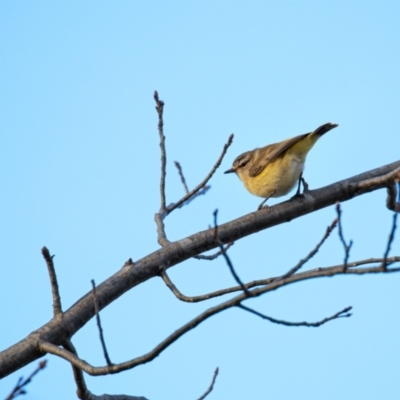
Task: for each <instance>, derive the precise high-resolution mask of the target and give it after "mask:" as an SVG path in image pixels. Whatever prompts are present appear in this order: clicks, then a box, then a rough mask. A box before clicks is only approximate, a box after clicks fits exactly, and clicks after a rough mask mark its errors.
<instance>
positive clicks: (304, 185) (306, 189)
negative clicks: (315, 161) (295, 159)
mask: <svg viewBox="0 0 400 400" xmlns="http://www.w3.org/2000/svg"><path fill="white" fill-rule="evenodd" d="M300 179H301V183H302V184H303V193H307V192H309V191H310V189H309V188H308V183H307V182H306V181H305V179H304V178H303V177H302V176H301V177H300Z"/></svg>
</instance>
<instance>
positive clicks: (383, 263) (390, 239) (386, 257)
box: [382, 212, 399, 270]
mask: <svg viewBox="0 0 400 400" xmlns="http://www.w3.org/2000/svg"><path fill="white" fill-rule="evenodd" d="M398 215H399V214H398V213H397V212H395V213H394V215H393V223H392V229H391V230H390V235H389V239H388V242H387V245H386V250H385V255H384V257H383V262H382V269H383V270H386V268H387V265H388V263H387V259H388V255H389V252H390V248H391V246H392V243H393V240H394V234H395V232H396V228H397V224H396V222H397V216H398Z"/></svg>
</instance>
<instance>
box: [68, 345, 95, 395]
mask: <svg viewBox="0 0 400 400" xmlns="http://www.w3.org/2000/svg"><path fill="white" fill-rule="evenodd" d="M63 347H64V349H65V350H66V351H69V352H70V353H71V354H73V355H74V356H76V357H78V353H77V351H76V349H75V346H74V345H73V344H72V342H71V340H69V339H67V340H65V341H64V343H63ZM71 367H72V372H73V374H74V380H75V384H76V395H77V396H78V398H79V399H81V400H86V399H87V397H88V395H89V394H90V392H89V390H88V388H87V386H86V382H85V376H84V375H83V372H82V370H81V369H80V368H78V367H77V366H75V365H74V364H72V363H71Z"/></svg>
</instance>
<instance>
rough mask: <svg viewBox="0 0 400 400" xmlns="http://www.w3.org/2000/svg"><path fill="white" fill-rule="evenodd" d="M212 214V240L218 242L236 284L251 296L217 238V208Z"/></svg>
mask: <svg viewBox="0 0 400 400" xmlns="http://www.w3.org/2000/svg"><path fill="white" fill-rule="evenodd" d="M213 215H214V240H215V241H216V242H217V243H218V246H219V250H220V252H221V253H222V255H223V257H224V258H225V261H226V263H227V264H228V267H229V270H230V271H231V274H232V276H233V277H234V279H235V281H236V282H237V283H238V285H240V287H241V288H242V290H243V292H245V293H246V296H251V293H250V291H249V290H248V289H247V288H246V286H245V285H244V284H243V282H242V281H241V279H240V278H239V275H238V274H237V273H236V271H235V268H234V267H233V264H232V261H231V259H230V258H229V256H228V254H227V253H226V249H225V247H224V245H223V243H221V241H220V240H219V238H218V222H217V217H218V210H215V211H214V213H213Z"/></svg>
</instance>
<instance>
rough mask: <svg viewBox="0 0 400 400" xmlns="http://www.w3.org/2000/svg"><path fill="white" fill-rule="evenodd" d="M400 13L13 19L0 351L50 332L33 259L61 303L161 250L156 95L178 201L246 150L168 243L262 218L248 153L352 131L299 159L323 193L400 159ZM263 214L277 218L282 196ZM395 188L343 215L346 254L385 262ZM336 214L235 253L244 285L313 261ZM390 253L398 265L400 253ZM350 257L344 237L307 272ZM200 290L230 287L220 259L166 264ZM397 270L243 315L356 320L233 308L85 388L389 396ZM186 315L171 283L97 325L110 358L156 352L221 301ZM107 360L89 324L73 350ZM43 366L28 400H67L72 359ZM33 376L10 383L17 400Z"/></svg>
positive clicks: (190, 290)
mask: <svg viewBox="0 0 400 400" xmlns="http://www.w3.org/2000/svg"><path fill="white" fill-rule="evenodd" d="M399 21H400V3H399V2H397V1H381V2H371V1H369V2H365V1H346V2H345V1H264V2H261V1H258V2H256V1H248V2H245V1H241V2H239V1H229V2H228V1H201V2H199V1H197V2H195V1H191V2H183V1H146V2H145V1H142V2H139V1H108V2H105V1H96V2H89V1H86V2H81V1H68V2H49V1H40V2H31V1H18V2H15V1H2V2H1V4H0V52H1V62H0V93H1V96H0V133H1V146H0V170H1V174H0V185H1V197H0V204H1V207H0V232H1V233H0V235H1V241H0V268H1V269H0V282H1V292H0V293H1V301H0V318H1V333H0V348H1V349H5V348H7V347H8V346H10V345H12V344H14V343H15V342H17V341H19V340H20V339H22V338H24V337H25V336H26V335H28V334H29V333H30V332H31V331H33V330H35V329H37V328H39V327H40V326H42V325H43V324H45V323H46V322H48V321H49V319H50V318H51V317H52V299H51V290H50V284H49V278H48V276H47V270H46V266H45V263H44V260H43V259H42V256H41V252H40V250H41V248H42V246H44V245H45V246H47V247H48V248H49V249H50V252H51V253H52V254H55V255H56V257H55V265H56V270H57V274H58V279H59V285H60V291H61V296H62V304H63V307H64V308H65V309H67V308H68V307H70V306H71V305H72V304H73V303H74V302H75V301H77V300H78V299H79V298H80V297H81V296H83V295H84V294H85V293H86V292H87V291H89V290H90V288H91V284H90V280H91V279H95V281H96V283H100V282H102V281H103V280H104V279H106V278H107V277H109V276H110V275H111V274H113V273H114V272H116V271H117V270H118V269H119V268H120V267H121V266H122V265H123V263H124V262H125V261H126V260H127V259H128V258H129V257H132V259H133V260H137V259H139V258H141V257H143V256H145V255H147V254H148V253H150V252H153V251H155V250H156V249H158V248H159V245H158V244H157V241H156V227H155V223H154V220H153V218H154V213H155V212H157V210H158V209H159V203H160V199H159V175H160V154H159V145H158V143H159V138H158V132H157V115H156V112H155V110H154V100H153V92H154V90H155V89H156V90H158V91H159V94H160V98H161V99H163V100H164V101H165V103H166V106H165V116H164V117H165V134H166V137H167V140H166V144H167V151H168V153H167V157H168V167H167V202H168V203H170V202H173V201H176V200H177V199H179V198H180V197H181V196H182V194H183V188H182V186H181V183H180V180H179V177H178V175H177V172H176V170H175V167H174V165H173V161H174V160H178V161H180V162H181V164H182V167H183V169H184V172H185V175H186V178H187V181H188V183H189V186H190V187H194V186H195V185H196V184H197V183H198V182H199V181H200V180H201V179H203V177H204V176H205V175H206V174H207V173H208V171H209V170H210V168H211V167H212V165H213V164H214V162H215V161H216V159H217V157H218V156H219V154H220V152H221V149H222V147H223V144H224V143H225V142H226V141H227V138H228V136H229V134H230V133H232V132H233V133H234V134H235V138H234V143H233V145H232V146H231V148H230V149H229V152H228V154H227V156H226V158H225V160H224V161H223V164H222V167H221V169H220V170H218V171H217V173H216V175H215V177H214V178H213V179H212V181H211V185H212V188H211V190H210V191H209V192H208V194H207V195H206V196H202V197H200V198H198V199H196V201H194V202H193V203H192V204H191V205H190V206H189V207H186V208H183V209H181V210H178V211H176V212H174V213H173V214H172V215H170V216H169V217H168V218H167V220H166V229H167V234H168V236H169V239H170V240H178V239H181V238H184V237H186V236H188V235H190V234H192V233H195V232H197V231H199V230H203V229H205V228H207V227H208V225H209V224H212V213H213V211H214V210H215V209H216V208H218V209H219V222H220V223H222V222H227V221H230V220H232V219H234V218H237V217H239V216H242V215H244V214H247V213H249V212H252V211H254V210H255V209H256V207H257V206H258V204H259V202H260V200H259V199H258V198H256V197H254V196H252V195H250V194H249V193H247V192H246V191H245V190H244V188H243V186H242V184H241V183H240V181H239V180H238V179H237V178H236V177H235V176H233V175H224V174H223V173H222V172H223V171H224V170H226V169H228V168H229V167H230V165H231V163H232V161H233V159H234V158H235V157H236V156H237V155H238V154H240V153H242V152H243V151H246V150H251V149H253V148H255V147H257V146H263V145H266V144H268V143H272V142H276V141H280V140H283V139H285V138H287V137H290V136H294V135H297V134H301V133H305V132H308V131H311V130H313V129H315V128H316V127H318V126H319V125H321V124H323V123H325V122H335V123H338V124H339V127H338V128H337V129H335V130H333V131H331V132H329V133H328V134H327V135H326V136H324V137H323V138H322V139H321V140H320V141H319V142H318V144H317V145H316V146H315V148H314V149H313V150H312V152H311V153H310V154H309V157H308V159H307V166H306V173H305V177H306V179H307V181H308V183H309V184H310V187H311V188H317V187H321V186H325V185H328V184H330V183H333V182H336V181H338V180H341V179H344V178H347V177H351V176H353V175H356V174H358V173H361V172H364V171H367V170H370V169H373V168H376V167H379V166H382V165H384V164H388V163H390V162H393V161H396V160H398V159H399V130H400V129H399V98H400V40H399V38H400V23H399ZM288 198H289V196H287V197H286V198H281V199H277V200H273V201H270V202H269V203H270V204H274V203H276V202H278V201H284V200H287V199H288ZM385 200H386V193H385V191H384V190H381V191H379V192H375V193H371V194H368V195H365V196H362V197H361V198H356V199H354V200H352V201H350V202H347V203H344V204H343V205H342V208H343V223H344V234H345V237H346V239H347V240H349V239H352V240H353V241H354V245H353V249H352V252H351V258H350V259H351V260H353V261H354V260H360V259H364V258H369V257H380V256H382V255H383V253H384V250H385V246H386V241H387V237H388V234H389V230H390V226H391V221H392V213H391V212H390V211H389V210H387V209H386V207H385ZM334 218H335V210H334V207H330V208H327V209H324V210H321V211H319V212H316V213H314V214H312V215H307V216H305V217H303V218H300V219H297V220H294V221H292V222H290V223H288V224H285V225H281V226H278V227H276V228H274V229H269V230H266V231H263V232H259V233H257V234H255V235H252V236H250V237H247V238H245V239H243V240H240V241H239V242H237V243H235V245H234V246H233V247H232V249H231V250H230V255H231V258H232V261H233V262H234V265H235V267H236V269H237V272H238V273H239V275H240V276H241V278H242V279H243V280H244V281H249V280H253V279H261V278H267V277H270V276H276V275H278V274H282V273H284V272H286V271H287V270H289V269H290V268H291V267H292V266H293V265H295V264H296V263H297V261H298V260H299V259H300V258H303V257H304V256H305V255H306V254H308V253H309V251H310V250H311V249H312V248H313V247H314V246H315V244H316V243H317V242H318V241H319V240H320V238H321V237H322V235H323V233H324V231H325V229H326V227H327V226H328V225H329V224H330V223H331V221H332V220H333V219H334ZM398 237H400V235H397V238H396V240H395V243H394V244H393V247H392V255H399V253H400V245H399V240H398ZM342 261H343V249H342V247H341V244H340V242H339V240H338V237H337V233H336V232H335V233H334V234H333V235H332V237H331V238H330V239H329V241H328V242H327V243H326V245H325V246H324V248H323V249H322V250H321V251H320V252H319V253H318V255H317V256H316V257H314V258H313V259H312V261H311V262H310V263H309V264H308V265H307V268H315V267H318V266H329V265H335V264H339V263H341V262H342ZM170 276H171V278H172V279H173V281H174V282H175V284H176V285H177V286H178V287H179V288H180V289H181V291H183V292H184V293H185V294H187V295H198V294H203V293H207V292H209V291H213V290H216V289H218V288H223V287H227V286H231V285H233V284H234V281H233V278H232V276H231V275H230V273H229V270H228V268H227V266H226V264H225V263H224V261H223V260H222V259H218V260H216V261H214V262H208V261H198V260H188V261H186V262H185V263H183V264H181V265H178V266H176V267H174V268H172V269H171V270H170ZM399 285H400V274H397V275H396V274H390V275H389V274H388V275H385V276H383V275H382V276H381V275H379V276H371V275H370V276H358V277H349V276H347V277H335V278H332V279H326V278H325V279H319V280H312V281H307V282H303V283H299V284H295V285H291V286H288V287H286V288H283V289H281V290H279V291H277V292H274V293H270V294H268V295H266V296H264V297H263V298H260V299H257V300H250V301H248V302H247V304H248V305H250V306H252V307H253V308H255V309H257V310H258V311H260V312H263V313H265V314H267V315H270V316H272V317H275V318H280V319H286V320H290V321H304V320H306V321H311V322H312V321H317V320H320V319H322V318H324V317H326V316H329V315H331V314H334V313H335V312H337V311H339V310H341V309H343V308H344V307H346V306H350V305H351V306H353V307H354V310H353V311H354V315H353V316H352V317H351V318H346V319H340V320H336V321H333V322H330V323H328V324H326V325H324V326H322V327H320V328H316V329H314V328H288V327H283V326H277V325H273V324H271V323H268V322H266V321H263V320H261V319H259V318H257V317H256V316H254V315H251V314H249V313H246V312H244V311H241V310H239V309H232V310H229V311H227V312H225V313H223V314H221V315H218V316H215V317H213V318H211V319H209V320H207V321H206V322H204V323H203V324H201V325H200V326H199V327H198V328H197V329H196V330H194V331H191V332H189V333H188V334H186V335H185V336H184V337H183V338H182V339H180V340H179V341H178V342H177V343H175V344H173V345H172V346H170V347H169V348H168V349H167V350H166V351H164V352H163V353H162V354H161V355H160V356H159V357H157V359H155V360H154V361H153V362H151V363H149V364H146V365H144V366H140V367H137V368H136V369H134V370H130V371H127V372H124V373H121V374H118V375H113V376H107V377H97V378H91V377H88V378H87V384H88V387H89V389H90V390H91V391H92V392H94V393H95V394H102V393H111V394H121V393H126V394H130V395H143V396H146V397H147V398H149V399H151V400H165V399H177V400H180V399H182V400H189V399H196V398H198V397H199V396H200V395H201V394H202V393H203V392H204V391H205V390H206V388H207V387H208V385H209V383H210V381H211V377H212V374H213V371H214V369H215V367H217V366H218V367H219V368H220V374H219V376H218V379H217V382H216V386H215V389H214V391H213V392H212V394H211V395H210V396H209V399H210V400H211V399H257V400H261V399H274V400H287V399H307V400H319V399H325V400H336V399H352V400H353V399H363V400H367V399H371V400H372V399H374V400H375V399H378V398H379V399H398V398H399V396H400V380H399V371H400V361H399V360H400V341H399V332H400V322H399V312H400V301H399ZM219 301H220V300H217V301H213V302H210V303H208V304H196V305H190V304H184V303H181V302H179V301H178V300H177V299H176V298H175V297H174V296H173V295H172V294H171V292H170V291H169V290H168V289H167V288H166V286H165V285H164V284H163V283H162V282H161V280H160V279H158V278H157V279H152V280H151V281H149V282H146V283H145V284H142V285H140V286H139V287H137V288H135V289H134V290H131V291H130V292H128V293H127V294H125V295H124V296H122V297H121V298H120V299H118V301H116V302H114V303H113V304H111V305H110V306H109V307H108V308H106V309H105V310H104V311H103V312H102V313H101V317H102V322H103V327H104V331H105V337H106V341H107V344H108V349H109V352H110V357H111V360H112V361H113V362H122V361H125V360H127V359H130V358H134V357H136V356H139V355H142V354H144V353H146V352H148V351H149V350H151V349H152V348H153V347H154V346H155V345H156V344H157V343H158V342H159V341H161V340H163V339H164V338H165V337H166V336H168V335H169V334H170V333H172V332H173V331H174V330H175V329H177V328H179V327H180V326H181V325H182V324H184V323H186V322H187V321H189V320H190V319H192V318H193V317H195V316H196V315H197V314H198V313H200V312H201V311H202V310H205V309H207V308H209V307H210V306H211V305H214V304H217V303H218V302H219ZM73 342H74V344H75V346H76V347H77V349H78V351H79V354H80V356H81V357H82V358H84V359H85V360H87V361H88V362H90V363H92V364H94V365H96V366H99V365H104V364H105V361H104V359H103V356H102V351H101V347H100V343H99V341H98V333H97V328H96V325H95V321H94V320H91V321H90V322H89V323H88V324H87V325H86V326H85V327H84V328H83V329H82V330H81V331H79V332H78V333H77V334H76V335H75V336H74V337H73ZM46 358H47V359H48V361H49V364H48V368H47V369H46V370H45V371H43V372H41V373H40V374H39V375H38V376H37V377H36V378H35V379H34V381H33V383H32V384H30V385H29V387H28V395H27V396H26V398H27V399H31V400H39V399H60V400H64V399H65V400H66V399H68V400H70V399H72V398H74V396H75V384H74V382H73V377H72V373H71V368H70V366H69V364H67V363H66V362H65V361H63V360H61V359H57V358H56V357H54V356H47V357H46ZM36 365H37V362H35V363H32V364H31V365H29V366H27V367H26V368H24V369H23V370H21V371H18V372H16V373H15V374H13V375H11V376H9V377H7V378H6V379H3V380H2V381H1V382H0V398H5V397H6V395H7V394H8V393H9V392H10V390H11V389H12V387H13V386H14V384H15V383H16V381H17V379H18V377H19V376H21V375H22V374H23V375H25V376H26V375H28V374H29V373H30V372H31V371H32V370H33V369H34V368H35V367H36Z"/></svg>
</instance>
